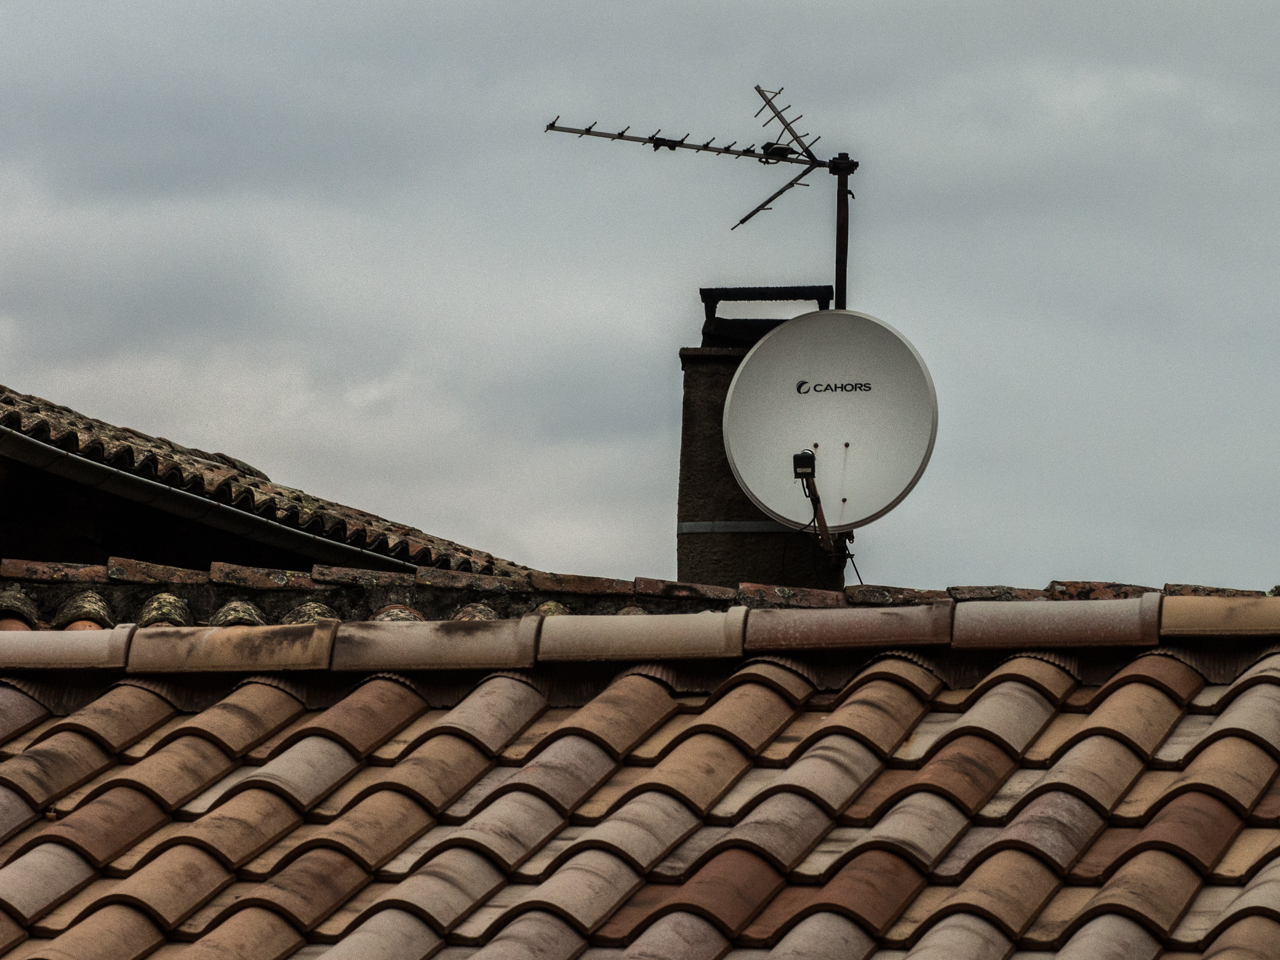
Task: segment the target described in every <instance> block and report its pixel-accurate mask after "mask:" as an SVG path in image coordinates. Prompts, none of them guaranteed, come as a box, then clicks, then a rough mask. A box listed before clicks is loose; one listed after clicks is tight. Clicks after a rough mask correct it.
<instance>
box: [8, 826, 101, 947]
mask: <svg viewBox="0 0 1280 960" xmlns="http://www.w3.org/2000/svg"><path fill="white" fill-rule="evenodd" d="M96 877H97V874H96V873H95V872H94V870H93V867H92V865H90V864H89V863H88V862H87V861H86V860H85V859H84V858H83V857H81V856H80V855H79V854H78V853H76V852H75V851H74V850H72V849H70V848H69V847H64V846H63V845H62V844H60V843H47V844H42V845H41V846H38V847H36V848H35V849H34V850H31V851H29V852H27V853H24V854H23V855H22V856H20V857H18V858H17V859H16V860H12V861H10V862H9V863H8V864H7V865H6V866H5V867H4V868H3V869H0V904H4V907H5V909H6V910H8V911H9V912H10V913H12V914H13V915H14V916H15V917H17V918H18V919H19V920H21V921H22V922H23V923H24V924H26V925H28V926H29V925H30V924H31V923H32V922H33V921H35V920H38V919H39V918H40V917H42V916H44V915H45V914H46V913H48V912H49V911H50V910H52V909H53V908H54V907H56V906H57V905H58V904H60V903H62V902H63V901H64V900H66V899H67V898H68V897H70V896H73V895H74V894H75V893H77V892H78V891H80V890H82V889H83V888H84V887H85V886H86V885H88V884H90V883H92V882H93V881H94V879H95V878H96Z"/></svg>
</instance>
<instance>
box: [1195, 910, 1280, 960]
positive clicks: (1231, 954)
mask: <svg viewBox="0 0 1280 960" xmlns="http://www.w3.org/2000/svg"><path fill="white" fill-rule="evenodd" d="M1277 957H1280V923H1277V922H1276V921H1275V920H1273V919H1271V918H1270V917H1262V916H1253V917H1245V918H1244V919H1242V920H1237V921H1236V922H1235V923H1234V924H1232V925H1231V926H1230V927H1228V928H1227V929H1225V930H1223V931H1222V933H1220V934H1219V935H1218V936H1217V938H1216V939H1215V940H1214V941H1213V942H1212V943H1210V944H1209V948H1208V949H1207V950H1205V952H1204V958H1203V960H1276V958H1277Z"/></svg>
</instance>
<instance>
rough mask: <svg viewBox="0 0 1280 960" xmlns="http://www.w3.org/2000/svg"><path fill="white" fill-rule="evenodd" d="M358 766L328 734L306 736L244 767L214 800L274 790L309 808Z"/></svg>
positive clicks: (287, 798)
mask: <svg viewBox="0 0 1280 960" xmlns="http://www.w3.org/2000/svg"><path fill="white" fill-rule="evenodd" d="M188 739H191V740H194V739H195V738H194V737H191V738H188ZM143 762H144V763H145V762H146V761H143ZM140 765H141V764H140ZM356 766H357V764H356V760H355V758H354V757H352V756H351V754H350V753H348V752H347V750H346V748H345V747H343V746H342V745H340V744H338V743H336V742H334V741H333V740H330V739H329V738H328V737H323V736H311V737H307V738H306V739H305V740H299V741H298V742H297V743H295V744H293V746H291V747H288V748H287V749H286V750H285V751H284V752H283V753H281V754H279V755H278V756H277V757H276V758H275V759H274V760H271V761H270V762H269V763H267V764H266V765H265V766H262V767H257V768H241V769H242V770H245V769H247V771H248V772H247V775H246V776H244V777H237V778H236V779H235V781H234V782H233V783H231V784H229V785H228V788H227V789H226V790H225V791H221V792H218V793H217V795H216V799H215V800H214V802H219V801H222V800H223V799H225V798H226V797H228V796H231V795H233V793H238V792H239V791H241V790H249V789H253V788H259V789H264V790H274V791H275V792H276V793H279V794H280V795H281V796H282V797H284V798H285V799H286V800H288V801H289V802H290V803H292V804H293V805H294V806H295V807H297V808H298V809H299V810H307V809H309V808H311V807H312V806H314V805H315V804H316V803H317V802H318V801H319V800H320V799H321V798H322V797H324V796H325V795H326V794H328V793H330V792H331V791H332V790H333V789H334V788H335V787H336V786H338V784H340V783H341V782H342V781H343V780H345V779H347V777H349V776H350V775H351V774H352V773H354V772H355V770H356ZM237 772H239V771H237ZM216 789H217V788H216V787H215V791H216Z"/></svg>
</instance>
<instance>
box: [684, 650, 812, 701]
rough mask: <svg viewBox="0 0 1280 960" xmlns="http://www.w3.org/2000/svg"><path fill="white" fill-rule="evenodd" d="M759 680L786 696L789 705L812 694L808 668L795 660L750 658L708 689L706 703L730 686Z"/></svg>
mask: <svg viewBox="0 0 1280 960" xmlns="http://www.w3.org/2000/svg"><path fill="white" fill-rule="evenodd" d="M751 683H755V684H760V685H761V686H765V687H768V688H769V689H770V690H772V691H773V692H774V693H776V694H778V695H780V696H782V697H784V698H786V701H787V702H788V703H790V704H791V705H792V706H793V707H798V706H800V704H802V703H804V702H805V701H806V700H808V699H809V698H810V697H811V696H813V690H814V686H813V685H814V680H813V676H812V674H811V672H810V671H809V670H808V669H807V668H806V667H804V666H802V665H801V664H800V663H799V662H797V661H795V660H791V659H789V658H784V657H775V658H771V659H769V660H753V661H752V662H750V663H748V664H747V665H746V666H744V667H742V668H741V669H739V670H735V671H734V672H733V673H732V674H730V676H729V678H728V679H726V680H725V681H724V682H723V683H722V684H720V686H718V687H716V688H715V690H714V691H712V694H711V699H710V700H708V701H707V703H708V705H710V704H711V703H714V702H715V701H716V700H719V699H720V698H721V697H723V696H724V695H725V694H726V693H728V692H729V691H730V690H732V689H733V688H734V687H740V686H743V685H745V684H751Z"/></svg>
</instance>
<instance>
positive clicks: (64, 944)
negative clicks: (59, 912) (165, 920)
mask: <svg viewBox="0 0 1280 960" xmlns="http://www.w3.org/2000/svg"><path fill="white" fill-rule="evenodd" d="M164 939H165V938H164V934H163V933H162V932H161V931H160V930H159V929H158V928H157V927H156V925H155V924H154V923H152V921H151V920H150V918H148V917H147V916H146V914H143V913H140V912H138V911H137V910H136V909H134V908H133V907H129V906H126V905H124V904H111V905H109V906H105V907H103V908H102V909H101V910H98V911H97V912H96V913H93V914H91V915H90V916H89V917H87V918H86V919H85V920H83V921H82V922H80V923H77V924H76V925H75V926H74V927H72V928H71V929H69V930H67V931H66V932H65V933H63V934H61V935H59V936H57V937H55V938H54V939H53V940H52V941H51V942H50V943H48V944H46V945H44V946H43V947H41V949H40V950H39V951H38V952H33V953H31V954H28V956H29V957H30V958H31V960H36V958H41V960H139V958H141V957H145V956H146V955H147V954H149V953H151V952H152V951H153V950H155V948H156V947H157V946H159V945H161V944H163V943H164Z"/></svg>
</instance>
